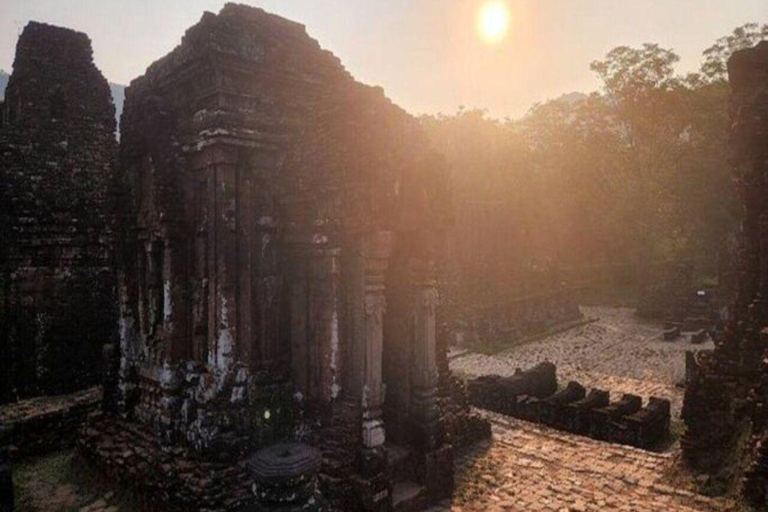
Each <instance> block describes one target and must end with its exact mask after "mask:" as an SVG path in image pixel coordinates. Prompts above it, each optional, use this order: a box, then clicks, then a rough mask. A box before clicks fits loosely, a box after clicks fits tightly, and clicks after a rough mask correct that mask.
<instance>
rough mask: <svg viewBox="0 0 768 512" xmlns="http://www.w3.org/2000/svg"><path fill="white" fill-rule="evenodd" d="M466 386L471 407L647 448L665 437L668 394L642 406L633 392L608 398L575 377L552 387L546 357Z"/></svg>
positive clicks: (551, 367) (551, 372)
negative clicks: (506, 374) (560, 386)
mask: <svg viewBox="0 0 768 512" xmlns="http://www.w3.org/2000/svg"><path fill="white" fill-rule="evenodd" d="M469 392H470V400H471V402H472V404H473V405H475V406H477V407H481V408H483V409H488V410H491V411H494V412H498V413H502V414H506V415H508V416H513V417H515V418H519V419H522V420H526V421H530V422H533V423H542V424H544V425H547V426H549V427H553V428H556V429H559V430H563V431H566V432H571V433H574V434H580V435H584V436H589V437H591V438H593V439H598V440H602V441H609V442H614V443H621V444H626V445H630V446H635V447H638V448H644V449H653V448H656V447H658V446H659V445H660V443H662V442H663V441H664V440H666V439H667V438H668V437H669V423H670V402H669V400H664V399H659V398H655V397H651V398H650V399H649V400H648V403H647V405H646V406H645V407H643V406H642V399H641V398H640V397H639V396H636V395H629V394H625V395H623V396H622V398H621V399H620V400H619V401H617V402H613V403H611V402H610V394H609V392H608V391H604V390H600V389H593V390H591V391H590V392H589V393H587V390H586V389H585V388H584V386H582V385H581V384H579V383H578V382H575V381H571V382H569V383H568V385H567V386H566V387H565V388H563V389H561V390H558V386H557V377H556V368H555V365H554V364H552V363H541V364H539V365H538V366H536V367H535V368H532V369H530V370H528V371H521V372H518V373H516V374H515V375H513V376H511V377H500V376H498V375H488V376H482V377H478V378H476V379H473V380H471V381H470V383H469Z"/></svg>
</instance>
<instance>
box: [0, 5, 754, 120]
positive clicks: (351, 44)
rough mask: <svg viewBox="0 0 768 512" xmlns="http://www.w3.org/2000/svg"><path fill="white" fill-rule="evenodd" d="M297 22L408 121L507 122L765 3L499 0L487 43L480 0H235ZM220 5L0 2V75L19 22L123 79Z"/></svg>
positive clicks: (682, 46)
mask: <svg viewBox="0 0 768 512" xmlns="http://www.w3.org/2000/svg"><path fill="white" fill-rule="evenodd" d="M242 3H249V4H252V5H256V6H258V7H262V8H264V9H266V10H268V11H270V12H274V13H277V14H280V15H283V16H285V17H288V18H291V19H293V20H295V21H299V22H301V23H303V24H305V25H306V26H307V30H308V32H309V34H310V35H311V36H313V37H314V38H316V39H318V40H319V41H320V44H321V45H322V46H323V47H325V48H328V49H329V50H331V51H333V52H334V53H335V54H336V55H337V56H338V57H339V58H341V60H342V62H344V64H345V65H346V67H347V69H349V70H350V71H351V72H352V74H353V75H354V76H355V77H356V78H357V79H358V80H361V81H363V82H366V83H370V84H376V85H381V86H383V87H384V89H385V90H386V92H387V94H388V96H389V97H391V98H392V99H393V100H394V101H396V102H397V103H399V104H400V105H402V106H403V107H404V108H406V109H407V110H409V111H410V112H412V113H415V114H419V113H435V112H446V113H447V112H454V111H455V110H456V109H457V108H458V106H459V105H464V106H467V107H482V108H488V109H489V110H490V112H491V113H492V114H493V115H495V116H499V117H503V116H507V115H509V116H512V117H517V116H519V115H521V114H523V113H525V111H526V110H527V109H528V107H529V106H530V105H531V104H532V103H533V102H535V101H541V100H545V99H548V98H553V97H557V96H559V95H561V94H563V93H568V92H572V91H585V92H586V91H590V90H594V89H595V88H596V87H597V82H596V80H595V78H594V76H593V74H592V73H591V72H590V70H589V63H590V62H591V61H593V60H595V59H597V58H600V57H601V56H603V55H604V54H605V53H606V52H607V51H609V50H610V49H611V48H613V47H615V46H618V45H639V44H642V43H644V42H655V43H659V44H661V45H663V46H666V47H671V48H673V49H675V50H676V51H677V52H678V53H679V54H680V56H681V57H682V62H681V63H680V66H679V69H680V70H681V71H689V70H693V69H696V68H697V67H698V65H699V62H700V60H701V51H702V50H703V49H704V48H706V47H707V46H709V45H711V44H712V43H713V42H714V40H715V39H717V38H718V37H721V36H723V35H726V34H728V33H730V32H731V31H732V29H733V28H735V27H736V26H739V25H742V24H744V23H746V22H749V21H757V22H763V23H765V22H768V0H508V2H507V3H508V5H509V9H510V12H511V16H512V21H511V26H510V31H509V34H508V35H507V37H506V39H505V40H504V41H503V42H502V43H500V44H499V45H497V46H490V45H488V44H487V43H484V42H483V41H482V39H481V38H479V37H478V35H477V31H476V24H475V19H476V13H477V11H478V9H479V8H480V7H481V5H482V4H483V3H484V0H244V1H243V2H242ZM223 4H224V2H223V1H222V0H0V68H3V69H5V70H7V71H10V70H11V66H12V63H13V55H14V51H15V45H16V39H17V37H18V34H19V33H20V30H21V28H23V26H24V25H25V24H26V23H27V22H28V21H29V20H36V21H43V22H48V23H53V24H56V25H63V26H66V27H70V28H74V29H77V30H81V31H84V32H86V33H87V34H88V35H89V36H90V37H91V39H92V40H93V47H94V54H95V60H96V64H97V65H98V66H99V68H100V69H101V70H102V72H103V73H104V74H105V75H106V77H107V78H108V79H109V80H110V81H113V82H118V83H128V82H130V80H131V79H133V78H135V77H136V76H139V75H140V74H142V73H143V71H144V70H145V69H146V67H147V66H148V65H149V64H150V63H152V62H153V61H154V60H156V59H158V58H160V57H162V56H163V55H165V54H166V53H168V52H169V51H170V50H171V49H172V48H173V47H174V46H176V45H177V44H178V42H179V40H180V38H181V36H182V34H183V33H184V31H185V30H186V28H188V27H189V26H191V25H192V24H194V23H195V22H197V21H198V20H199V19H200V17H201V15H202V13H203V11H204V10H209V11H214V12H218V10H219V9H220V8H221V7H222V5H223Z"/></svg>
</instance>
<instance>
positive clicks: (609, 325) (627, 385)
mask: <svg viewBox="0 0 768 512" xmlns="http://www.w3.org/2000/svg"><path fill="white" fill-rule="evenodd" d="M582 312H583V313H584V315H585V316H586V317H588V318H598V321H596V322H593V323H590V324H587V325H584V326H581V327H577V328H574V329H571V330H569V331H566V332H562V333H559V334H555V335H553V336H550V337H548V338H544V339H541V340H537V341H534V342H531V343H528V344H525V345H522V346H518V347H513V348H511V349H509V350H507V351H505V352H502V353H500V354H496V355H493V356H487V355H483V354H475V353H468V354H466V355H463V356H461V357H458V358H455V359H453V360H452V361H451V369H453V370H454V371H456V372H457V373H459V374H463V375H467V376H477V375H487V374H498V375H511V374H512V373H514V371H515V369H516V368H522V369H527V368H531V367H533V366H535V365H536V364H538V363H540V362H541V361H551V362H553V363H555V364H556V365H557V376H558V381H559V382H560V383H561V384H565V383H566V382H568V380H577V381H579V382H581V384H583V385H584V386H586V387H587V388H591V387H598V388H602V389H606V390H609V391H612V394H613V395H614V396H618V395H619V394H621V393H634V394H638V395H641V396H642V397H643V398H647V397H648V396H657V397H659V398H667V399H669V400H670V401H671V402H672V409H673V414H674V416H675V417H678V416H679V413H680V407H681V406H682V397H683V390H682V388H680V387H679V386H678V385H679V384H680V383H682V382H683V380H684V377H685V351H686V350H703V349H708V348H712V342H711V341H709V342H707V343H705V344H702V345H691V343H690V340H689V336H688V335H684V336H683V337H681V338H679V339H678V340H676V341H672V342H666V341H663V340H662V339H661V334H662V332H663V328H662V326H661V325H660V324H656V323H651V322H646V321H642V320H639V319H638V318H636V317H635V314H634V310H632V309H628V308H582Z"/></svg>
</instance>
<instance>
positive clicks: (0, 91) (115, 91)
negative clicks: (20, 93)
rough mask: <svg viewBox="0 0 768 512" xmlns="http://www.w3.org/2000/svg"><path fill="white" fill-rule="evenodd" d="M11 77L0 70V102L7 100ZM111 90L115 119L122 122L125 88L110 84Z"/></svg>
mask: <svg viewBox="0 0 768 512" xmlns="http://www.w3.org/2000/svg"><path fill="white" fill-rule="evenodd" d="M10 77H11V76H10V75H9V74H8V73H6V72H5V71H4V70H2V69H0V100H2V99H4V98H5V88H6V87H7V86H8V79H9V78H10ZM109 90H110V91H111V92H112V101H114V102H115V117H116V118H117V121H118V122H120V114H122V113H123V103H124V102H125V86H124V85H120V84H113V83H111V82H110V84H109Z"/></svg>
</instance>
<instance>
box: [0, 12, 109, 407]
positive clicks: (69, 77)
mask: <svg viewBox="0 0 768 512" xmlns="http://www.w3.org/2000/svg"><path fill="white" fill-rule="evenodd" d="M114 116H115V109H114V106H113V105H112V99H111V96H110V91H109V86H108V84H107V81H106V80H105V79H104V77H103V76H102V75H101V73H100V72H99V70H98V69H97V68H96V66H95V65H94V64H93V59H92V50H91V42H90V40H89V39H88V37H87V36H86V35H85V34H82V33H79V32H74V31H72V30H68V29H64V28H59V27H54V26H50V25H44V24H40V23H35V22H31V23H29V24H28V25H27V26H26V27H25V29H24V31H23V33H22V34H21V37H20V38H19V41H18V46H17V48H16V58H15V61H14V65H13V74H12V76H11V78H10V82H9V84H8V88H7V90H6V93H5V101H4V103H0V183H2V187H0V239H1V240H2V244H0V264H1V265H2V268H1V271H2V275H0V322H2V325H0V329H1V331H0V343H2V344H3V346H2V349H1V350H0V353H2V354H3V357H1V358H0V403H2V402H3V401H10V400H14V399H17V398H19V397H24V396H30V395H36V394H41V393H43V394H45V393H49V394H55V393H63V392H69V391H73V390H76V389H82V388H84V387H87V386H88V385H91V384H94V383H96V382H98V362H99V358H100V354H101V345H103V344H104V343H105V342H108V341H110V338H112V337H114V336H116V331H117V330H116V322H117V308H116V300H115V295H114V289H115V286H114V266H113V253H112V248H113V238H114V237H113V225H112V220H113V216H112V212H111V200H112V197H113V195H114V194H113V191H114V189H113V186H114V180H115V158H116V156H117V141H116V139H115V118H114Z"/></svg>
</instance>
